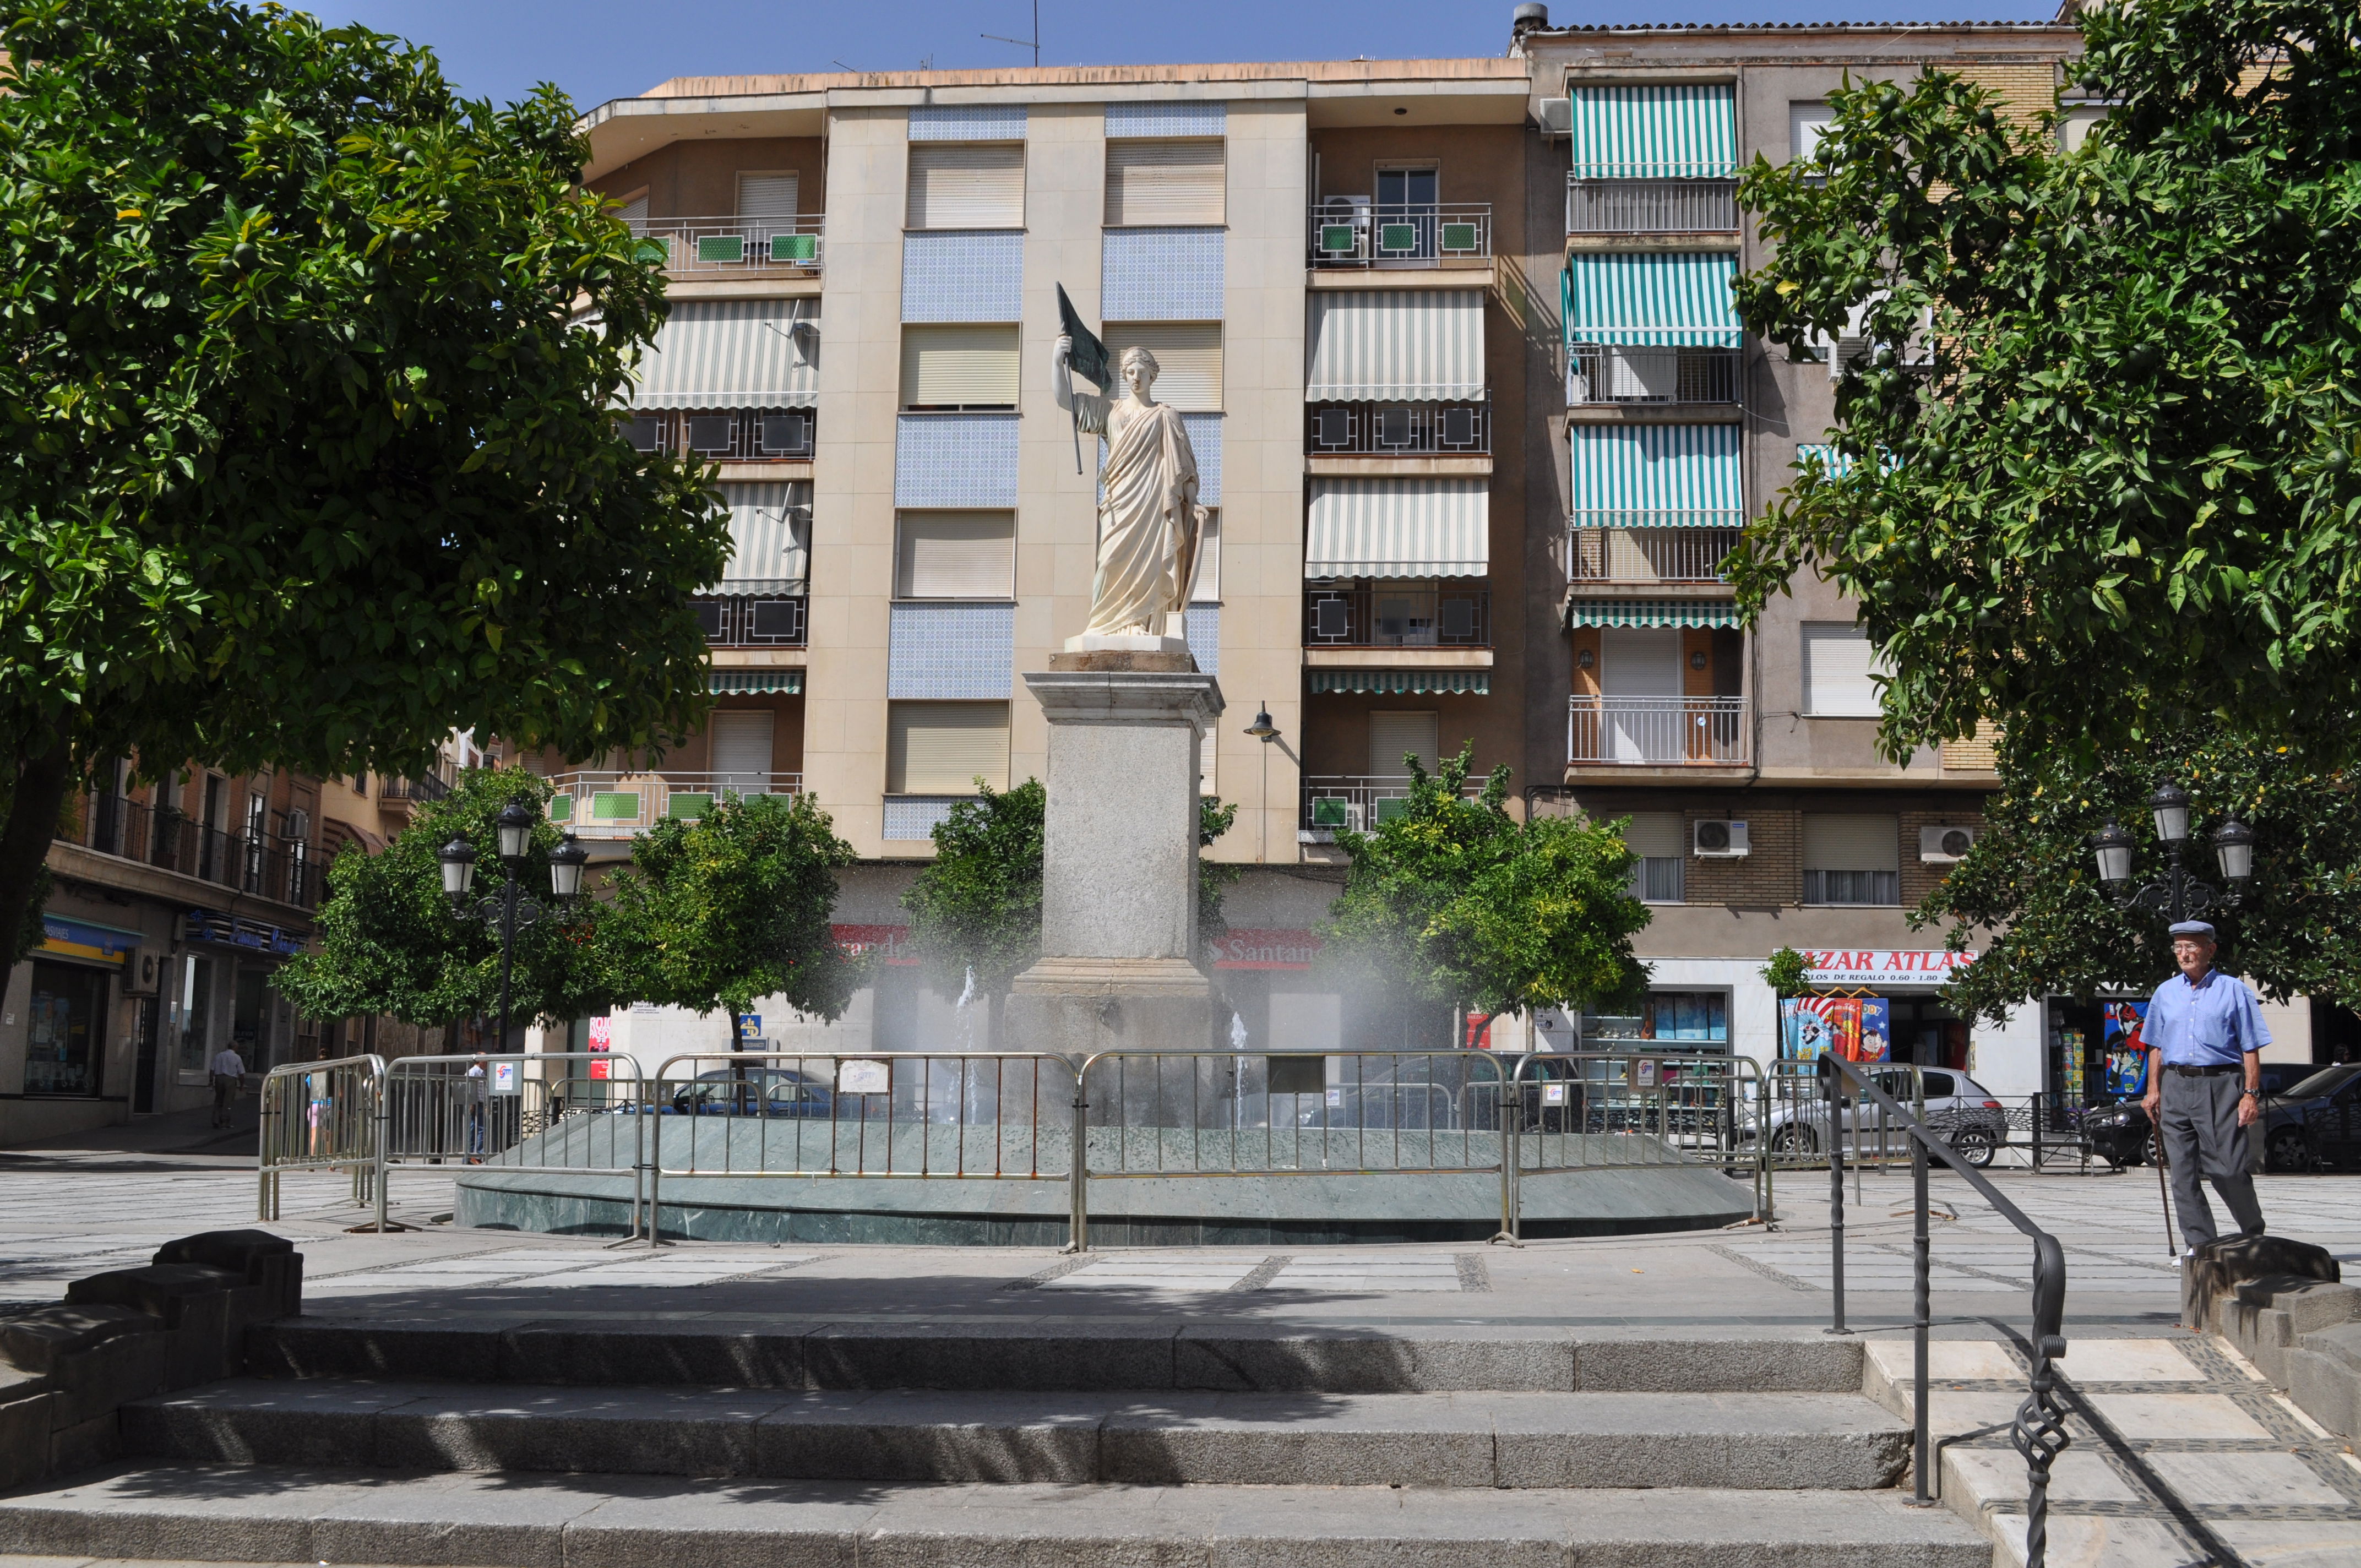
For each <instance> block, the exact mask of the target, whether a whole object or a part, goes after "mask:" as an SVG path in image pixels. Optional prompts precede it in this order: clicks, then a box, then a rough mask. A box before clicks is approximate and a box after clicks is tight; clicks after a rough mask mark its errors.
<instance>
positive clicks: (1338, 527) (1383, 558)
mask: <svg viewBox="0 0 2361 1568" xmlns="http://www.w3.org/2000/svg"><path fill="white" fill-rule="evenodd" d="M1491 532H1492V513H1491V486H1490V482H1489V481H1488V480H1485V479H1435V478H1417V479H1314V480H1312V510H1311V515H1310V517H1309V519H1308V520H1307V521H1306V524H1305V528H1304V551H1303V556H1304V559H1303V575H1304V576H1307V577H1480V576H1485V575H1486V574H1487V573H1488V572H1489V571H1490V570H1491Z"/></svg>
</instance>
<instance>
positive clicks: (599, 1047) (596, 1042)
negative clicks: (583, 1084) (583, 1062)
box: [588, 1014, 615, 1079]
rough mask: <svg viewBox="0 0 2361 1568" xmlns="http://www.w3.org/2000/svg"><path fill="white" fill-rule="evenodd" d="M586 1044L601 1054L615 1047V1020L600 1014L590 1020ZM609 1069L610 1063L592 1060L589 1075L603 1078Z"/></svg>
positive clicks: (594, 1077)
mask: <svg viewBox="0 0 2361 1568" xmlns="http://www.w3.org/2000/svg"><path fill="white" fill-rule="evenodd" d="M588 1044H589V1047H590V1049H591V1050H592V1051H594V1052H597V1053H598V1054H599V1055H601V1056H604V1055H605V1054H607V1053H608V1052H609V1051H611V1050H613V1049H614V1048H615V1020H614V1019H613V1018H612V1017H611V1016H607V1015H603V1014H602V1015H601V1016H599V1017H597V1018H593V1019H591V1020H590V1039H589V1042H588ZM609 1070H610V1064H609V1063H607V1062H602V1061H594V1062H592V1063H591V1064H590V1076H591V1077H592V1078H593V1079H602V1078H605V1077H606V1076H607V1075H608V1073H609Z"/></svg>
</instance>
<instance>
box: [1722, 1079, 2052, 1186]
mask: <svg viewBox="0 0 2361 1568" xmlns="http://www.w3.org/2000/svg"><path fill="white" fill-rule="evenodd" d="M1870 1074H1871V1076H1870V1081H1871V1082H1872V1083H1874V1084H1876V1085H1877V1087H1878V1088H1880V1089H1882V1090H1883V1091H1885V1092H1886V1093H1887V1094H1889V1095H1892V1096H1893V1097H1894V1099H1895V1100H1897V1101H1899V1102H1901V1103H1902V1106H1903V1108H1904V1109H1905V1110H1908V1109H1910V1103H1911V1090H1910V1069H1908V1068H1906V1067H1892V1066H1879V1067H1874V1068H1872V1069H1870ZM1918 1077H1919V1081H1920V1084H1921V1087H1922V1088H1923V1089H1924V1090H1925V1091H1926V1096H1927V1105H1926V1118H1927V1127H1928V1128H1929V1129H1931V1130H1933V1131H1935V1132H1938V1133H1941V1134H1943V1135H1945V1139H1946V1141H1947V1142H1949V1144H1950V1146H1952V1147H1953V1148H1954V1149H1957V1150H1958V1151H1959V1152H1960V1154H1962V1155H1964V1156H1965V1157H1967V1161H1968V1163H1969V1164H1970V1165H1972V1166H1975V1167H1977V1168H1979V1169H1981V1168H1983V1167H1985V1166H1988V1165H1990V1164H1992V1162H1993V1154H1994V1153H1995V1152H1996V1151H1997V1150H1998V1149H1999V1148H2000V1146H2001V1145H2002V1144H2004V1143H2005V1142H2007V1141H2008V1113H2007V1112H2006V1111H2005V1110H2004V1108H2003V1107H2002V1105H2001V1102H2000V1101H1999V1099H1998V1098H1997V1097H1995V1096H1994V1095H1993V1093H1992V1092H1991V1091H1988V1090H1986V1089H1985V1088H1984V1087H1983V1085H1982V1084H1980V1083H1978V1082H1977V1081H1976V1080H1974V1079H1972V1078H1970V1077H1969V1076H1968V1075H1967V1074H1966V1073H1964V1072H1957V1071H1954V1070H1953V1069H1949V1068H1939V1067H1928V1068H1921V1069H1918ZM1773 1081H1774V1083H1776V1084H1778V1085H1780V1086H1782V1087H1783V1088H1784V1089H1785V1091H1787V1092H1786V1097H1785V1098H1782V1099H1777V1100H1774V1101H1773V1102H1772V1105H1771V1113H1770V1117H1769V1123H1770V1140H1771V1148H1772V1151H1773V1153H1775V1154H1784V1155H1793V1156H1811V1155H1817V1154H1819V1153H1820V1152H1822V1150H1823V1149H1824V1148H1825V1146H1826V1145H1825V1143H1824V1142H1823V1140H1824V1139H1825V1138H1826V1136H1827V1135H1828V1112H1827V1110H1826V1109H1825V1108H1824V1107H1823V1105H1822V1103H1821V1102H1820V1099H1819V1084H1818V1081H1817V1080H1814V1079H1805V1078H1782V1079H1778V1080H1773ZM1856 1099H1857V1097H1856V1096H1850V1095H1849V1096H1848V1097H1847V1103H1846V1105H1845V1110H1844V1119H1845V1120H1844V1124H1845V1125H1846V1126H1847V1127H1848V1128H1850V1127H1853V1126H1854V1125H1855V1123H1856V1118H1858V1122H1859V1126H1860V1130H1861V1135H1864V1136H1872V1137H1873V1136H1874V1135H1876V1132H1877V1124H1878V1113H1877V1111H1876V1109H1875V1107H1874V1106H1873V1105H1872V1109H1871V1110H1870V1112H1869V1113H1868V1114H1867V1115H1865V1116H1863V1115H1860V1114H1859V1109H1858V1106H1857V1104H1856V1103H1855V1100H1856ZM1761 1120H1763V1118H1762V1116H1761V1114H1760V1113H1758V1112H1757V1111H1756V1110H1755V1109H1754V1108H1753V1107H1752V1106H1749V1107H1748V1109H1747V1112H1746V1114H1745V1115H1744V1116H1743V1117H1742V1118H1741V1127H1740V1137H1741V1140H1744V1141H1749V1142H1751V1141H1752V1139H1753V1138H1754V1137H1755V1136H1756V1135H1757V1123H1758V1122H1760V1121H1761ZM1900 1136H1901V1135H1900V1131H1899V1129H1898V1128H1896V1129H1895V1130H1894V1131H1893V1132H1891V1133H1889V1137H1891V1138H1893V1139H1894V1140H1895V1142H1896V1144H1897V1146H1899V1139H1900Z"/></svg>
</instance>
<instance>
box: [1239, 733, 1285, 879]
mask: <svg viewBox="0 0 2361 1568" xmlns="http://www.w3.org/2000/svg"><path fill="white" fill-rule="evenodd" d="M1246 733H1247V734H1249V735H1251V736H1253V737H1254V738H1255V739H1256V740H1259V741H1261V742H1262V795H1261V796H1260V798H1259V799H1258V800H1257V802H1256V811H1255V859H1256V860H1257V861H1269V859H1270V743H1271V742H1272V741H1274V740H1278V739H1279V726H1278V725H1276V724H1273V723H1272V722H1271V721H1270V708H1269V707H1268V706H1266V705H1265V704H1262V703H1257V704H1256V705H1255V718H1254V722H1253V723H1252V724H1249V725H1247V726H1246Z"/></svg>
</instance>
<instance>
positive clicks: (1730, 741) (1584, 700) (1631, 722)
mask: <svg viewBox="0 0 2361 1568" xmlns="http://www.w3.org/2000/svg"><path fill="white" fill-rule="evenodd" d="M1751 729H1752V726H1751V725H1750V724H1749V723H1748V722H1747V699H1746V698H1744V697H1742V696H1582V695H1580V694H1576V696H1574V697H1573V698H1572V699H1571V701H1570V704H1569V707H1568V709H1567V715H1566V725H1565V760H1566V762H1568V763H1570V764H1579V765H1582V766H1599V765H1614V764H1623V765H1628V766H1644V767H1660V768H1661V767H1684V766H1686V767H1741V766H1743V765H1744V764H1745V762H1746V759H1747V756H1748V753H1749V751H1750V740H1749V732H1750V730H1751Z"/></svg>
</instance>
